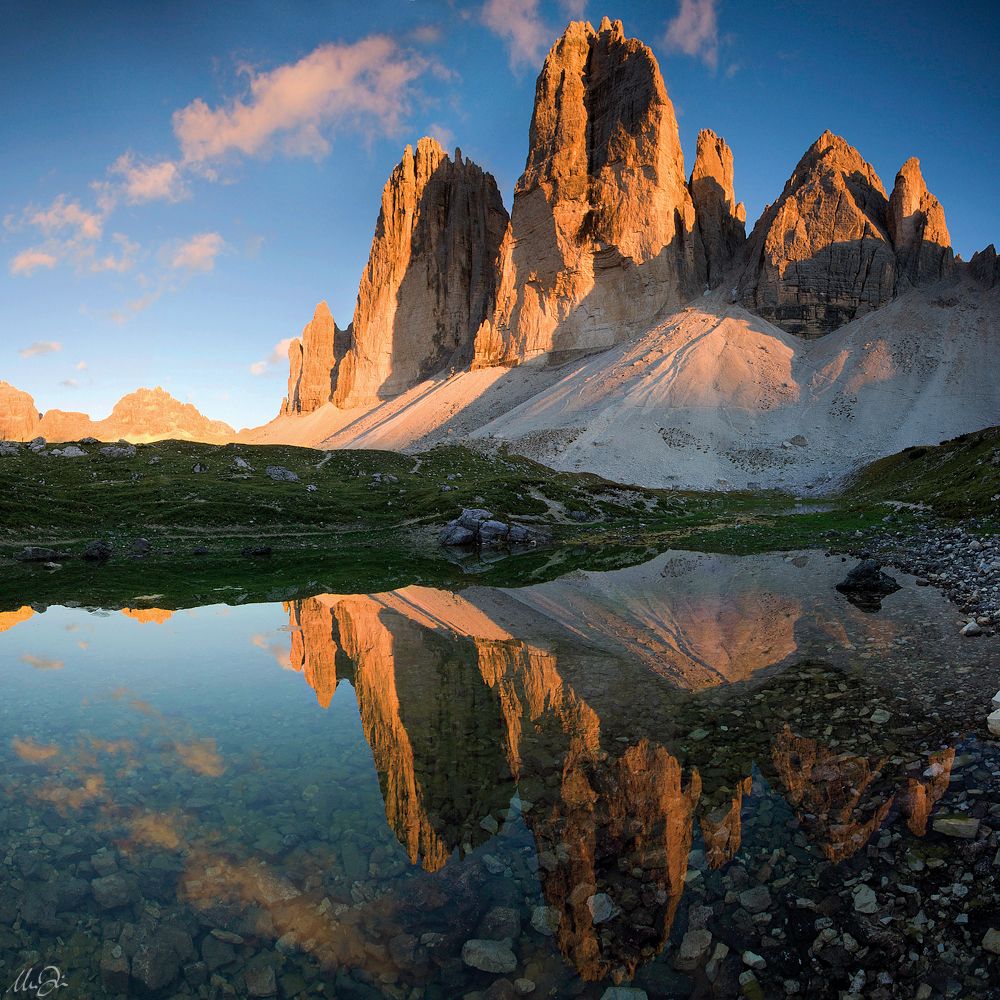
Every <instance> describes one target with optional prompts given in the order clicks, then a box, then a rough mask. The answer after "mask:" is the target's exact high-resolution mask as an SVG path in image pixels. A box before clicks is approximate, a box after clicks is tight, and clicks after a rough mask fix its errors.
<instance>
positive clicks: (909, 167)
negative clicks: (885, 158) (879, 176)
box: [888, 156, 955, 285]
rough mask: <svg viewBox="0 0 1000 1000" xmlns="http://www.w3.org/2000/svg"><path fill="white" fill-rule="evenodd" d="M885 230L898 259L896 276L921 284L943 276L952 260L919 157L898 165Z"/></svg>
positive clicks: (942, 220) (945, 228)
mask: <svg viewBox="0 0 1000 1000" xmlns="http://www.w3.org/2000/svg"><path fill="white" fill-rule="evenodd" d="M888 222H889V233H890V235H891V236H892V241H893V243H894V244H895V247H896V256H897V257H898V259H899V277H900V278H901V279H903V280H905V281H906V282H908V283H909V284H912V285H921V284H926V283H927V282H929V281H938V280H939V279H940V278H943V277H944V276H945V275H946V274H947V273H948V271H949V270H950V268H951V266H952V264H953V263H954V259H955V255H954V254H953V253H952V249H951V237H950V236H949V235H948V225H947V223H946V222H945V218H944V209H943V208H942V207H941V202H939V201H938V200H937V198H935V197H934V195H932V194H931V193H930V191H928V190H927V185H926V184H925V183H924V175H923V174H922V173H921V172H920V161H919V160H918V159H917V158H916V157H915V156H911V157H910V158H909V159H908V160H907V161H906V162H905V163H904V164H903V165H902V167H900V168H899V173H898V174H896V183H895V186H894V187H893V189H892V196H891V197H890V198H889V217H888Z"/></svg>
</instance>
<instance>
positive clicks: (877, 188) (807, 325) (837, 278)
mask: <svg viewBox="0 0 1000 1000" xmlns="http://www.w3.org/2000/svg"><path fill="white" fill-rule="evenodd" d="M888 213H889V203H888V199H887V198H886V195H885V189H884V188H883V187H882V182H881V181H880V180H879V178H878V175H877V174H876V173H875V170H874V169H873V168H872V167H871V166H870V165H869V164H867V163H866V162H865V161H864V160H863V159H862V158H861V154H860V153H858V151H857V150H856V149H854V148H853V147H852V146H850V145H848V144H847V143H846V142H845V141H844V140H843V139H841V138H840V136H835V135H833V134H832V133H830V132H824V133H823V135H821V136H820V137H819V139H817V140H816V142H814V143H813V145H812V146H810V147H809V149H808V151H807V152H806V154H805V156H803V157H802V159H801V160H800V161H799V164H798V166H797V167H796V168H795V172H794V173H793V174H792V176H791V178H789V180H788V183H787V184H786V185H785V189H784V191H782V193H781V197H780V198H779V199H778V200H777V202H775V204H773V205H772V206H771V207H770V208H768V209H767V211H765V212H764V214H763V215H762V216H761V218H760V220H759V221H758V223H757V225H756V226H755V227H754V231H753V233H752V234H751V236H750V239H749V241H748V246H747V253H746V260H747V265H746V269H745V270H744V272H743V275H742V277H741V278H740V281H739V286H738V295H739V298H740V300H741V302H742V303H743V304H744V305H745V306H746V307H747V308H748V309H752V310H753V311H754V312H756V313H757V314H758V315H760V316H763V317H764V319H767V320H770V321H771V322H772V323H774V324H776V325H777V326H780V327H781V328H782V329H784V330H787V331H788V332H789V333H796V334H799V335H800V336H803V337H818V336H821V335H823V334H825V333H829V332H831V331H832V330H835V329H836V328H837V327H839V326H843V325H844V324H845V323H848V322H850V320H852V319H854V318H855V317H856V316H859V315H862V314H863V313H866V312H870V311H871V310H873V309H878V308H879V307H880V306H883V305H885V304H886V303H887V302H889V301H890V300H891V299H892V297H893V293H894V290H895V287H896V257H895V254H894V252H893V245H892V240H891V238H890V235H889V228H888V226H889V223H888Z"/></svg>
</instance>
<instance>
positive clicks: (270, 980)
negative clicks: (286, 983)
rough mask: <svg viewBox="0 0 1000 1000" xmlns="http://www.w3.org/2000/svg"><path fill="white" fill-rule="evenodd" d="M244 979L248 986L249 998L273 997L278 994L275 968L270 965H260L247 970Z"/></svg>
mask: <svg viewBox="0 0 1000 1000" xmlns="http://www.w3.org/2000/svg"><path fill="white" fill-rule="evenodd" d="M243 979H244V981H245V982H246V984H247V995H248V996H251V997H273V996H275V994H277V992H278V983H277V980H276V978H275V975H274V968H273V967H272V966H270V965H258V966H255V967H251V968H249V969H247V971H246V972H245V973H244V974H243Z"/></svg>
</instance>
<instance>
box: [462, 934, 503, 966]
mask: <svg viewBox="0 0 1000 1000" xmlns="http://www.w3.org/2000/svg"><path fill="white" fill-rule="evenodd" d="M462 961H463V962H464V963H465V964H466V965H469V966H471V967H472V968H473V969H479V970H480V971H481V972H513V971H514V970H515V969H516V968H517V958H516V957H515V955H514V952H513V951H512V950H511V941H510V938H504V939H503V940H502V941H485V940H481V939H477V938H473V939H472V940H470V941H466V942H465V944H464V945H462Z"/></svg>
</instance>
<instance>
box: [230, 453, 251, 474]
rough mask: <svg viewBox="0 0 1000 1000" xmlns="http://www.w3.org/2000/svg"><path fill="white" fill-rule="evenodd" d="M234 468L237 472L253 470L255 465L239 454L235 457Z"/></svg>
mask: <svg viewBox="0 0 1000 1000" xmlns="http://www.w3.org/2000/svg"><path fill="white" fill-rule="evenodd" d="M233 468H234V469H236V470H237V472H253V466H252V465H251V464H250V463H249V462H248V461H247V460H246V459H245V458H240V456H239V455H237V456H236V458H234V459H233Z"/></svg>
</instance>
